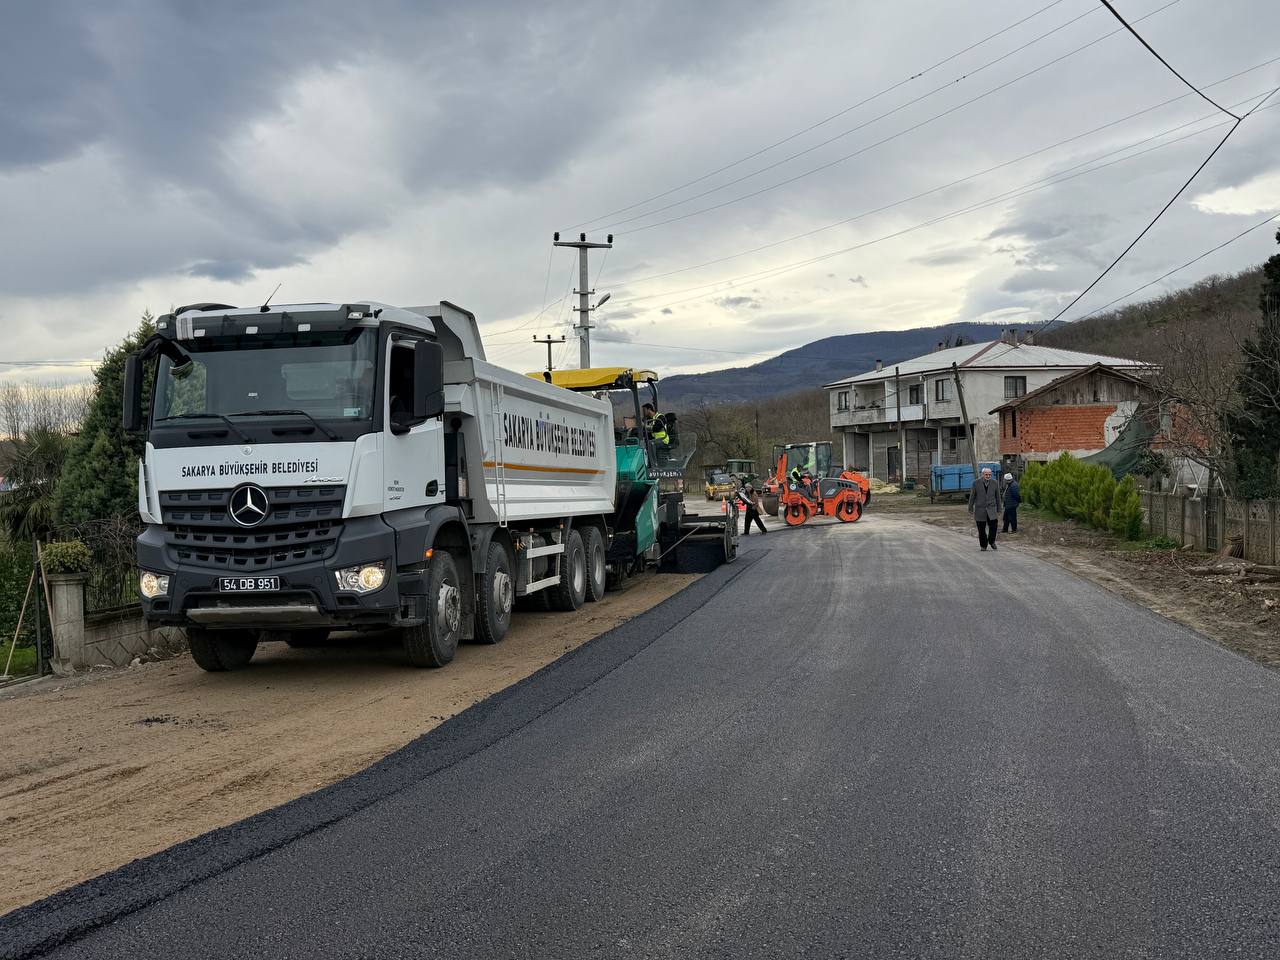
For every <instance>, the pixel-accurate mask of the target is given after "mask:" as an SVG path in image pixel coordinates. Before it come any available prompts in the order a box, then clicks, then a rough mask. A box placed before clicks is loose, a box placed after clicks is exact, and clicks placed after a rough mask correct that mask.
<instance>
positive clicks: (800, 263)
mask: <svg viewBox="0 0 1280 960" xmlns="http://www.w3.org/2000/svg"><path fill="white" fill-rule="evenodd" d="M1228 122H1230V121H1227V120H1221V121H1218V122H1217V123H1216V124H1215V125H1214V126H1210V127H1206V128H1204V129H1203V130H1196V131H1193V132H1191V133H1189V134H1186V135H1184V136H1182V137H1178V138H1176V139H1174V140H1170V141H1168V142H1166V143H1162V144H1157V145H1155V146H1153V147H1149V148H1147V149H1146V150H1142V151H1140V152H1138V153H1135V154H1132V155H1129V156H1125V157H1120V158H1117V159H1114V160H1110V161H1108V162H1107V163H1103V164H1099V165H1097V166H1092V167H1090V168H1089V169H1085V170H1077V171H1076V172H1068V173H1065V174H1064V173H1063V172H1059V173H1055V174H1051V175H1049V176H1048V177H1045V178H1042V179H1041V180H1038V181H1029V183H1027V184H1022V185H1020V186H1018V187H1014V188H1012V189H1010V190H1006V191H1003V192H1001V193H999V194H996V195H994V196H991V197H987V198H985V199H983V200H979V201H976V202H974V203H971V204H966V205H965V206H963V207H959V208H957V209H955V210H951V211H948V212H947V213H944V214H940V215H938V216H936V217H930V218H929V219H927V220H924V221H921V222H919V223H915V224H912V225H910V226H907V227H903V228H901V229H899V230H895V231H893V232H891V233H887V234H884V235H882V236H879V237H875V238H872V239H870V240H864V241H861V242H859V243H856V244H853V245H851V246H847V247H841V248H839V249H837V250H829V251H826V252H824V253H821V254H817V255H815V256H812V257H806V258H804V259H802V260H796V261H792V262H790V263H785V264H780V265H775V266H773V267H768V268H765V269H763V270H760V271H756V272H754V273H747V274H741V275H739V276H735V277H728V278H722V279H720V280H714V281H710V282H708V283H702V284H697V285H695V286H691V287H685V288H683V289H680V290H670V291H665V292H663V293H654V294H646V295H644V296H639V297H629V298H627V299H625V300H623V301H622V304H621V305H622V306H629V305H631V304H634V303H639V302H641V301H644V300H653V299H658V298H661V297H669V296H679V295H681V294H684V293H692V292H693V291H698V290H701V291H710V290H711V288H716V287H719V288H721V289H720V290H716V291H714V292H715V293H721V292H727V290H728V289H732V288H733V286H734V285H736V284H739V283H742V282H745V281H748V280H757V281H758V280H765V279H772V278H773V277H775V276H780V275H781V274H784V273H789V272H791V271H793V270H798V269H801V268H803V267H807V266H811V265H813V264H815V263H821V262H823V261H825V260H829V259H832V258H833V257H838V256H841V255H843V254H846V253H852V252H854V251H855V250H861V249H864V248H866V247H869V246H873V245H875V244H878V243H883V242H885V241H887V240H892V239H896V238H897V237H901V236H904V235H905V234H908V233H913V232H915V231H916V230H921V229H923V228H925V227H930V226H933V225H935V224H937V223H941V222H944V221H946V220H951V219H954V218H956V217H959V216H963V215H965V214H968V213H973V212H974V211H976V210H981V209H985V208H987V207H990V206H994V205H996V204H999V203H1003V202H1005V201H1007V200H1012V199H1016V198H1018V197H1021V196H1025V195H1027V194H1030V193H1035V192H1037V191H1039V190H1043V189H1046V188H1048V187H1052V186H1057V185H1058V184H1060V183H1065V182H1066V181H1068V180H1074V179H1076V178H1077V177H1081V176H1084V175H1086V174H1089V173H1095V172H1097V171H1098V170H1103V169H1106V168H1107V167H1111V166H1114V165H1116V164H1117V163H1123V162H1125V161H1127V160H1132V159H1136V158H1137V157H1141V156H1145V155H1147V154H1149V153H1153V152H1155V151H1156V150H1162V149H1164V148H1166V147H1170V146H1173V145H1175V144H1177V143H1181V142H1183V141H1184V140H1188V139H1191V138H1192V137H1196V136H1199V135H1200V134H1202V133H1207V132H1208V131H1210V130H1213V129H1216V127H1219V126H1222V125H1223V124H1225V123H1228ZM1122 149H1130V148H1129V147H1126V148H1122ZM1093 163H1096V159H1095V160H1091V161H1086V164H1082V165H1079V166H1085V165H1088V164H1093ZM1073 169H1075V168H1068V170H1073ZM726 285H727V286H726ZM710 295H711V293H709V292H704V293H699V294H697V295H695V296H693V297H688V298H686V299H684V300H676V301H672V302H667V303H662V304H657V305H656V306H657V307H659V308H661V307H671V306H676V305H678V304H681V303H687V302H689V301H690V300H698V299H702V298H703V297H705V296H710Z"/></svg>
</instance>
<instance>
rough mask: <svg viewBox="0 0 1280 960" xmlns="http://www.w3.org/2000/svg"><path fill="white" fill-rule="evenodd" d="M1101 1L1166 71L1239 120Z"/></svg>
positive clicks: (1118, 12)
mask: <svg viewBox="0 0 1280 960" xmlns="http://www.w3.org/2000/svg"><path fill="white" fill-rule="evenodd" d="M1101 2H1102V5H1103V6H1104V7H1106V8H1107V9H1108V10H1110V11H1111V15H1112V16H1113V17H1115V18H1116V19H1117V20H1119V21H1120V23H1122V24H1123V25H1124V28H1125V29H1126V30H1128V31H1129V32H1130V33H1132V34H1133V35H1134V37H1136V38H1137V41H1138V42H1139V43H1140V44H1142V45H1143V46H1144V47H1146V48H1147V51H1148V52H1149V53H1150V54H1151V55H1152V56H1153V57H1155V58H1156V59H1157V60H1159V61H1160V62H1161V63H1163V64H1164V65H1165V67H1166V68H1167V69H1168V71H1169V72H1170V73H1172V74H1173V75H1174V76H1175V77H1177V78H1178V79H1179V80H1181V81H1182V82H1183V83H1185V84H1186V85H1187V86H1188V87H1190V88H1191V89H1192V90H1194V91H1195V92H1196V93H1197V94H1199V95H1200V96H1201V97H1203V98H1204V100H1205V102H1206V103H1210V104H1213V106H1215V107H1217V108H1218V109H1219V110H1221V111H1222V112H1223V113H1225V114H1226V115H1227V116H1229V117H1231V118H1232V119H1235V120H1239V119H1240V117H1238V116H1236V114H1234V113H1232V112H1231V111H1230V110H1228V109H1227V108H1226V107H1224V106H1222V105H1220V104H1218V103H1216V102H1215V101H1214V100H1212V99H1211V98H1210V97H1209V95H1208V94H1206V93H1205V92H1204V91H1203V90H1201V89H1200V88H1199V87H1197V86H1196V85H1195V84H1194V83H1192V82H1191V81H1190V80H1188V79H1187V78H1186V77H1184V76H1183V75H1182V74H1180V73H1179V72H1178V71H1177V70H1175V69H1174V68H1173V64H1171V63H1170V62H1169V61H1168V60H1166V59H1165V58H1164V57H1162V56H1160V54H1158V53H1156V51H1155V48H1154V47H1152V46H1151V44H1149V43H1147V41H1146V40H1144V39H1143V38H1142V35H1141V34H1139V33H1138V31H1137V30H1135V29H1133V27H1131V26H1130V25H1129V23H1128V22H1127V21H1126V20H1125V18H1124V17H1122V16H1120V11H1119V10H1117V9H1116V8H1115V7H1113V6H1112V5H1111V4H1110V3H1109V2H1108V0H1101Z"/></svg>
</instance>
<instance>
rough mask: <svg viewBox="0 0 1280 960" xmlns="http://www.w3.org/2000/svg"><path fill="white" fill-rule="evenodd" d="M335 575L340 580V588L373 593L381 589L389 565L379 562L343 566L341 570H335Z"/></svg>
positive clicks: (354, 591) (353, 591)
mask: <svg viewBox="0 0 1280 960" xmlns="http://www.w3.org/2000/svg"><path fill="white" fill-rule="evenodd" d="M333 576H334V579H335V580H337V581H338V589H339V590H349V591H351V592H352V593H373V591H375V590H379V589H381V588H382V585H383V584H384V583H385V582H386V580H387V565H386V564H385V563H382V562H378V563H365V564H361V565H360V566H358V567H343V568H342V569H341V570H335V571H333Z"/></svg>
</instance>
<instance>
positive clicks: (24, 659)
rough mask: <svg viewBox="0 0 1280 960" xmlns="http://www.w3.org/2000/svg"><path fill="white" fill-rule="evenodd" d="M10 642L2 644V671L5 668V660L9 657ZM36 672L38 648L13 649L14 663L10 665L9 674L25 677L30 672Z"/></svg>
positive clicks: (0, 647) (0, 654)
mask: <svg viewBox="0 0 1280 960" xmlns="http://www.w3.org/2000/svg"><path fill="white" fill-rule="evenodd" d="M9 647H10V644H8V643H6V644H4V645H3V646H0V671H3V670H4V665H5V662H6V661H7V660H8V659H9ZM35 672H36V648H35V647H19V648H18V649H17V650H15V651H13V663H12V664H10V665H9V676H11V677H25V676H27V675H28V674H31V673H35Z"/></svg>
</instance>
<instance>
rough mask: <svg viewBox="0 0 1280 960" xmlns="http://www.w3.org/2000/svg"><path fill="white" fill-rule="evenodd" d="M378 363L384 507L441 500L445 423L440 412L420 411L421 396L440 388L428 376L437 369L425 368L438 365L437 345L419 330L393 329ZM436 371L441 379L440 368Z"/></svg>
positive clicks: (400, 508)
mask: <svg viewBox="0 0 1280 960" xmlns="http://www.w3.org/2000/svg"><path fill="white" fill-rule="evenodd" d="M419 354H422V356H421V357H420V356H419ZM428 361H430V362H428ZM382 365H383V367H382V369H383V376H382V388H381V390H382V394H381V397H380V406H381V416H382V429H383V437H384V438H385V443H383V445H382V451H383V461H382V477H383V482H384V486H385V489H384V491H383V511H384V512H389V511H393V510H404V509H409V508H414V507H423V506H427V505H430V504H435V503H444V500H445V469H444V467H445V464H444V424H443V420H442V417H441V416H423V413H424V410H423V407H422V403H423V398H424V396H426V395H428V394H430V393H432V392H433V391H437V390H439V391H443V383H442V382H432V381H434V380H435V379H436V374H434V373H433V372H430V371H434V370H435V369H436V368H439V369H440V370H441V371H443V359H442V357H441V354H440V345H439V344H438V343H436V342H435V341H434V340H432V339H429V338H427V337H425V336H422V335H419V334H414V333H409V332H400V331H392V332H391V333H390V335H389V336H388V337H387V338H386V341H385V343H384V345H383V356H382ZM439 377H440V379H441V380H442V379H443V373H442V372H441V373H440V374H439ZM424 381H425V382H424Z"/></svg>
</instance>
